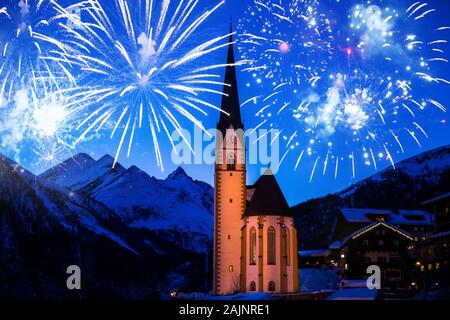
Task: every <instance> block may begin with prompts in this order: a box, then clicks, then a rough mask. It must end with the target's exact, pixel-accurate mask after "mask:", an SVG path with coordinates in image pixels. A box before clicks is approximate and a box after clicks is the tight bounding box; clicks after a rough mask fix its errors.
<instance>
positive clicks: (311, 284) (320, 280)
mask: <svg viewBox="0 0 450 320" xmlns="http://www.w3.org/2000/svg"><path fill="white" fill-rule="evenodd" d="M299 277H300V292H302V293H306V292H316V291H321V290H337V289H338V288H339V281H340V279H339V276H338V274H337V272H336V270H335V269H333V268H305V269H299Z"/></svg>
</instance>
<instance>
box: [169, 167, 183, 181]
mask: <svg viewBox="0 0 450 320" xmlns="http://www.w3.org/2000/svg"><path fill="white" fill-rule="evenodd" d="M181 177H188V175H187V173H186V171H184V169H183V168H182V167H178V168H176V169H175V170H174V171H173V172H172V173H171V174H169V176H168V177H167V179H166V180H172V179H176V178H181Z"/></svg>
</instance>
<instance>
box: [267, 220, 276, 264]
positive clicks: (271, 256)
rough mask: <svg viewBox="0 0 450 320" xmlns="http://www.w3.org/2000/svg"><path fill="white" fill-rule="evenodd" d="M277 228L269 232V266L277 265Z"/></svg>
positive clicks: (272, 228)
mask: <svg viewBox="0 0 450 320" xmlns="http://www.w3.org/2000/svg"><path fill="white" fill-rule="evenodd" d="M275 242H276V241H275V228H274V227H272V226H271V227H269V229H268V230H267V264H275V247H276V245H275Z"/></svg>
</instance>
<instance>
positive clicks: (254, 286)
mask: <svg viewBox="0 0 450 320" xmlns="http://www.w3.org/2000/svg"><path fill="white" fill-rule="evenodd" d="M250 291H256V283H255V281H252V282H250Z"/></svg>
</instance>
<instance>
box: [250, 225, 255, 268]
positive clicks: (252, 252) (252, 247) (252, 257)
mask: <svg viewBox="0 0 450 320" xmlns="http://www.w3.org/2000/svg"><path fill="white" fill-rule="evenodd" d="M250 264H256V230H255V228H251V229H250Z"/></svg>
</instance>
